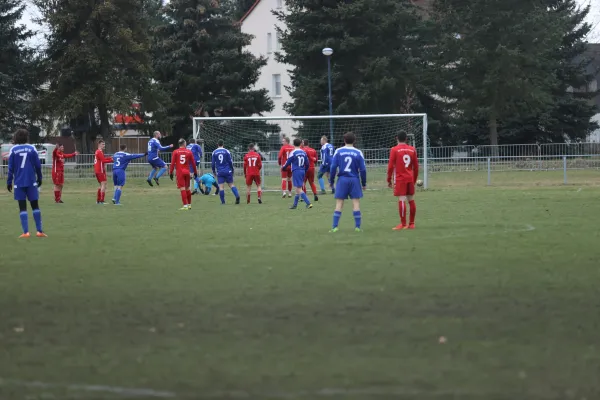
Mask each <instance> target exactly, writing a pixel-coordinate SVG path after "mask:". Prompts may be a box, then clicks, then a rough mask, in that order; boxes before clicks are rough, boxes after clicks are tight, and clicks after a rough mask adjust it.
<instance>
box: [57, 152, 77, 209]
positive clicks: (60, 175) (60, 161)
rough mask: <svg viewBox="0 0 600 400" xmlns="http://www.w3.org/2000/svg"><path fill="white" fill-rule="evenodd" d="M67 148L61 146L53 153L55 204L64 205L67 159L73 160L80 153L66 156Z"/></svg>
mask: <svg viewBox="0 0 600 400" xmlns="http://www.w3.org/2000/svg"><path fill="white" fill-rule="evenodd" d="M64 151H65V146H63V145H62V144H59V145H58V146H57V147H56V148H55V149H54V151H53V152H52V182H53V183H54V202H55V203H63V201H62V198H61V197H62V190H63V185H64V184H65V159H66V158H73V157H75V156H76V155H78V154H79V152H77V151H76V152H75V153H71V154H65V153H64Z"/></svg>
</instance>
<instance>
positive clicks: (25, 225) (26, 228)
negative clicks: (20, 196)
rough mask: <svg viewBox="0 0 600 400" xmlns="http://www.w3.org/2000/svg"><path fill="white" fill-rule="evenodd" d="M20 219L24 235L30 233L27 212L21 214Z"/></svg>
mask: <svg viewBox="0 0 600 400" xmlns="http://www.w3.org/2000/svg"><path fill="white" fill-rule="evenodd" d="M19 218H21V227H22V228H23V233H27V232H29V221H28V220H27V211H21V212H20V213H19Z"/></svg>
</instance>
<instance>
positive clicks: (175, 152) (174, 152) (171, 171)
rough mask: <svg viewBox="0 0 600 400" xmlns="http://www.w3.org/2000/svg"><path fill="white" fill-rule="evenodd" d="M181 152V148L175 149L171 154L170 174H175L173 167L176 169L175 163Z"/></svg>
mask: <svg viewBox="0 0 600 400" xmlns="http://www.w3.org/2000/svg"><path fill="white" fill-rule="evenodd" d="M178 153H179V149H177V150H175V151H173V153H172V155H171V166H169V175H173V169H175V164H176V162H175V161H176V160H177V154H178Z"/></svg>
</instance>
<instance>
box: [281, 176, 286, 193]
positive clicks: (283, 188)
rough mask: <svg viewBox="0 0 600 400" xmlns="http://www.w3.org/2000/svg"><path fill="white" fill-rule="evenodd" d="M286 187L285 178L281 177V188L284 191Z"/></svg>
mask: <svg viewBox="0 0 600 400" xmlns="http://www.w3.org/2000/svg"><path fill="white" fill-rule="evenodd" d="M286 187H287V180H286V179H282V180H281V190H282V191H284V192H285V188H286Z"/></svg>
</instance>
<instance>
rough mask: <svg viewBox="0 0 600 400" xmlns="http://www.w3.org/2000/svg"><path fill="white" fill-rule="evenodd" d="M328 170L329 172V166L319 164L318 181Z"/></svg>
mask: <svg viewBox="0 0 600 400" xmlns="http://www.w3.org/2000/svg"><path fill="white" fill-rule="evenodd" d="M329 170H331V166H330V165H325V164H321V166H320V167H319V175H317V176H318V177H319V179H320V178H322V177H323V174H326V173H329Z"/></svg>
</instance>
